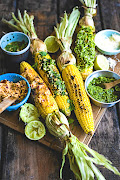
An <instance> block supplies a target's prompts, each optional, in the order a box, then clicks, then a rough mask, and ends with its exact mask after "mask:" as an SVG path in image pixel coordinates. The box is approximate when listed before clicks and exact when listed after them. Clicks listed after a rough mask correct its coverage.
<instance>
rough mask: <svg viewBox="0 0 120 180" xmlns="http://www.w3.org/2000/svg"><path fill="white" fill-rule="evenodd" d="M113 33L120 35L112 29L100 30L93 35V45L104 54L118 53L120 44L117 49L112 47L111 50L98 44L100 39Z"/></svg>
mask: <svg viewBox="0 0 120 180" xmlns="http://www.w3.org/2000/svg"><path fill="white" fill-rule="evenodd" d="M113 34H117V35H119V36H120V32H118V31H115V30H112V29H106V30H102V31H100V32H98V33H97V34H96V35H95V45H96V47H97V49H98V51H100V52H101V53H102V54H105V55H116V54H118V53H120V46H119V48H118V49H114V48H113V50H106V48H105V46H103V47H101V46H100V42H99V41H100V40H101V39H103V38H106V37H108V38H109V37H110V36H111V35H113Z"/></svg>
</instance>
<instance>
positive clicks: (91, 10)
mask: <svg viewBox="0 0 120 180" xmlns="http://www.w3.org/2000/svg"><path fill="white" fill-rule="evenodd" d="M80 2H81V3H82V4H83V7H84V14H85V15H84V17H82V18H81V19H80V21H79V25H80V29H79V31H78V32H77V37H76V40H75V48H74V53H75V56H76V59H77V66H78V69H79V71H80V72H81V74H82V77H83V79H84V80H85V79H86V78H87V76H88V75H90V74H91V73H92V72H93V65H94V57H95V43H94V35H93V32H94V31H95V26H94V21H93V18H92V17H93V16H94V15H95V14H96V0H85V1H84V0H80Z"/></svg>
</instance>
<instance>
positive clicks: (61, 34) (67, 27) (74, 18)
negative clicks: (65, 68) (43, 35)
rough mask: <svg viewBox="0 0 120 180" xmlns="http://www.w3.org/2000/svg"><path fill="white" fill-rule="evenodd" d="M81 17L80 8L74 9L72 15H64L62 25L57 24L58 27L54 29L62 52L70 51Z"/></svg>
mask: <svg viewBox="0 0 120 180" xmlns="http://www.w3.org/2000/svg"><path fill="white" fill-rule="evenodd" d="M79 17H80V12H79V10H78V7H75V8H73V11H72V13H71V14H70V15H67V13H66V12H65V13H64V17H63V18H61V22H60V24H57V27H54V30H55V33H56V38H57V42H58V43H59V45H60V49H61V51H69V52H70V46H71V43H72V36H73V33H74V31H75V29H76V26H77V23H78V20H79Z"/></svg>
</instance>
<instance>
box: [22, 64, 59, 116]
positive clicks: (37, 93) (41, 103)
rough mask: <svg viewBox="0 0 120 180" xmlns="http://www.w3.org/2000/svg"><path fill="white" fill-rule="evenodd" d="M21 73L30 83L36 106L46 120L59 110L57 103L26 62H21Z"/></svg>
mask: <svg viewBox="0 0 120 180" xmlns="http://www.w3.org/2000/svg"><path fill="white" fill-rule="evenodd" d="M20 72H21V74H22V76H23V77H25V78H26V79H27V80H28V82H29V83H30V86H31V89H32V96H33V99H34V102H35V106H36V107H37V109H38V111H39V113H40V115H41V116H42V118H44V119H45V118H46V116H47V115H48V114H49V113H52V112H54V111H56V110H58V106H57V103H56V101H55V99H54V97H53V96H52V94H51V92H50V90H49V89H48V87H47V85H46V84H45V82H44V81H43V80H42V78H41V77H40V76H39V75H38V73H37V72H36V71H35V70H34V69H33V68H32V67H31V65H30V64H28V63H27V62H25V61H23V62H21V63H20Z"/></svg>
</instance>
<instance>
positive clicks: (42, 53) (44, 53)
mask: <svg viewBox="0 0 120 180" xmlns="http://www.w3.org/2000/svg"><path fill="white" fill-rule="evenodd" d="M39 54H40V55H41V56H42V57H43V56H46V55H47V53H46V52H44V51H41V52H39Z"/></svg>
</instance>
